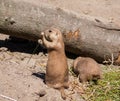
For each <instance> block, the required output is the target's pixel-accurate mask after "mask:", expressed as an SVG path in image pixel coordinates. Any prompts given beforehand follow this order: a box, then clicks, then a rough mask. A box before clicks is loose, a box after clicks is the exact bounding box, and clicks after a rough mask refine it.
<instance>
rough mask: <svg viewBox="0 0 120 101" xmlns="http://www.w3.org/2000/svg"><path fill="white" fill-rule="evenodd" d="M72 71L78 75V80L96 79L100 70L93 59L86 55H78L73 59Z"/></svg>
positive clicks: (98, 77) (99, 76)
mask: <svg viewBox="0 0 120 101" xmlns="http://www.w3.org/2000/svg"><path fill="white" fill-rule="evenodd" d="M73 71H74V72H75V73H76V74H77V75H78V76H79V80H80V82H86V81H91V80H93V81H95V82H96V81H97V80H98V79H100V78H101V70H100V67H99V65H98V64H97V62H96V61H95V60H93V59H92V58H88V57H78V58H76V59H75V60H74V63H73Z"/></svg>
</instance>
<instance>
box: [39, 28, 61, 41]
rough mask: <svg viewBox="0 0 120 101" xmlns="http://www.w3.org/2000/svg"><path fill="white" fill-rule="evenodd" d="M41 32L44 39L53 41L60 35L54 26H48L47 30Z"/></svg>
mask: <svg viewBox="0 0 120 101" xmlns="http://www.w3.org/2000/svg"><path fill="white" fill-rule="evenodd" d="M41 34H42V35H44V37H45V39H46V40H47V41H50V42H53V41H55V40H56V41H57V40H59V39H60V37H61V36H62V34H61V32H60V31H59V30H58V29H55V28H49V29H48V30H46V31H44V32H42V33H41ZM61 38H62V37H61Z"/></svg>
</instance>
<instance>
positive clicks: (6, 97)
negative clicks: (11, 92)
mask: <svg viewBox="0 0 120 101" xmlns="http://www.w3.org/2000/svg"><path fill="white" fill-rule="evenodd" d="M0 96H1V97H3V98H5V99H8V100H11V101H17V100H15V99H13V98H10V97H8V96H5V95H2V94H0Z"/></svg>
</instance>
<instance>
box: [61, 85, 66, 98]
mask: <svg viewBox="0 0 120 101" xmlns="http://www.w3.org/2000/svg"><path fill="white" fill-rule="evenodd" d="M60 93H61V97H62V98H63V99H64V100H65V99H66V97H67V96H66V94H65V91H64V87H62V88H60Z"/></svg>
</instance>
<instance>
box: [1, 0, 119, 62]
mask: <svg viewBox="0 0 120 101" xmlns="http://www.w3.org/2000/svg"><path fill="white" fill-rule="evenodd" d="M49 27H56V28H58V29H60V30H61V31H62V33H63V36H64V41H65V45H66V50H67V51H69V52H72V53H75V54H79V55H84V56H91V57H94V58H96V60H100V61H101V60H104V58H105V57H106V56H107V57H109V58H111V56H112V54H113V56H114V58H117V56H118V53H119V51H120V47H119V46H120V28H119V26H117V25H115V24H114V23H109V22H107V21H105V20H103V19H98V18H95V17H90V16H84V15H81V14H77V13H75V12H71V11H69V10H65V9H62V8H59V7H53V6H50V5H47V4H44V3H42V2H41V0H0V33H4V34H9V35H12V36H16V37H21V38H25V39H29V40H35V41H37V40H38V39H39V38H40V32H41V31H43V30H45V29H46V28H49Z"/></svg>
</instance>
